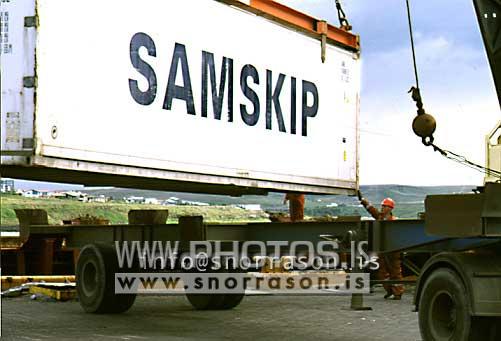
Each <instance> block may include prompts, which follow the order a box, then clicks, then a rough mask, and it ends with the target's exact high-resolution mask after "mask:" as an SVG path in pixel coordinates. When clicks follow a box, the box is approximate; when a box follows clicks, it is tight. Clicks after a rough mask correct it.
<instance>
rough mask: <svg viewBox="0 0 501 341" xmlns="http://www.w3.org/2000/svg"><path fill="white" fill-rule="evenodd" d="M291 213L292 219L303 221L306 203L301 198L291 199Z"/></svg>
mask: <svg viewBox="0 0 501 341" xmlns="http://www.w3.org/2000/svg"><path fill="white" fill-rule="evenodd" d="M289 214H290V216H291V221H293V222H294V221H301V220H303V219H304V203H303V202H301V201H299V200H293V199H292V200H290V202H289Z"/></svg>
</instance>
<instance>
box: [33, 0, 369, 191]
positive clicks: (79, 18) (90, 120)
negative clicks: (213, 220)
mask: <svg viewBox="0 0 501 341" xmlns="http://www.w3.org/2000/svg"><path fill="white" fill-rule="evenodd" d="M38 5H39V8H38V13H39V17H40V19H39V20H40V25H39V37H38V38H39V40H38V48H37V65H38V66H37V74H38V89H37V121H36V132H37V138H38V147H39V148H38V153H39V155H41V156H46V157H56V158H64V159H74V160H83V161H92V162H100V163H107V164H120V165H125V166H127V165H129V166H139V167H148V168H153V169H163V170H174V171H180V172H190V173H198V174H209V175H216V176H218V175H219V176H227V177H235V178H246V179H256V180H267V181H274V182H278V183H279V182H283V179H285V178H289V179H290V178H294V179H296V180H295V181H298V183H300V184H301V183H303V184H315V183H319V184H320V183H321V184H322V186H327V187H329V186H330V187H341V188H350V189H353V188H355V186H356V180H357V99H358V95H359V88H360V83H359V78H360V60H359V59H358V57H357V56H356V55H355V54H353V53H351V52H347V51H344V50H342V49H340V48H338V47H335V46H330V45H328V46H327V53H326V61H325V63H322V62H321V58H320V56H321V46H320V42H319V41H318V40H315V39H313V38H310V37H307V36H305V35H303V34H301V33H298V32H295V31H292V30H290V29H288V28H286V27H283V26H280V25H278V24H276V23H274V22H272V21H269V20H267V19H264V18H262V17H258V16H255V15H254V14H251V13H247V12H245V11H242V10H239V9H236V8H233V7H231V6H228V5H225V4H222V3H219V2H216V1H203V2H202V1H194V0H190V1H189V0H186V1H175V2H174V1H158V0H145V1H143V2H141V6H137V2H135V1H134V2H133V1H130V0H126V1H106V2H102V1H96V0H89V1H88V2H86V4H85V6H82V7H79V11H78V15H74V4H72V3H71V2H67V1H52V0H39V1H38ZM96 8H99V10H96ZM297 179H299V180H297ZM326 184H327V185H326ZM340 184H343V185H341V186H340Z"/></svg>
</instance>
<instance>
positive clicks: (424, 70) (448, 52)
mask: <svg viewBox="0 0 501 341" xmlns="http://www.w3.org/2000/svg"><path fill="white" fill-rule="evenodd" d="M281 2H282V3H284V4H286V5H288V6H290V7H293V8H295V9H298V10H300V11H302V12H305V13H308V14H310V15H313V16H314V17H317V18H321V19H325V20H327V21H328V22H330V23H332V24H335V25H336V26H337V25H338V19H337V12H336V8H335V4H334V0H308V1H299V0H281ZM342 4H343V7H344V11H345V13H346V15H347V18H348V20H349V22H350V24H351V25H352V26H353V32H354V33H357V34H359V35H360V38H361V45H362V92H361V112H360V121H361V126H360V128H361V154H360V182H361V184H385V183H386V184H395V183H397V184H404V185H462V184H473V185H481V184H482V183H483V175H482V174H481V173H479V172H477V171H474V170H471V169H470V168H467V167H465V166H461V165H459V164H457V163H455V162H452V161H450V160H447V159H445V158H444V157H442V156H440V155H439V154H438V153H436V152H433V150H432V149H431V148H430V147H428V148H425V147H424V146H423V145H422V144H421V143H420V139H419V138H418V137H417V136H415V135H414V133H413V132H412V129H411V123H412V120H413V118H414V116H415V115H416V110H415V105H414V102H412V100H411V99H410V96H409V95H408V94H407V91H408V90H409V88H410V87H411V86H412V85H413V84H414V83H415V81H414V71H413V69H412V56H411V49H410V42H409V32H408V24H407V12H406V5H405V0H378V1H369V0H344V1H342ZM411 12H412V20H413V28H414V40H415V43H416V55H417V63H418V71H419V82H420V88H421V94H422V96H423V101H424V104H425V109H426V110H427V112H428V113H430V114H432V115H434V116H435V118H436V120H437V130H436V133H435V134H434V135H435V143H436V144H437V145H438V146H441V147H442V148H444V149H448V150H451V151H453V152H456V153H458V154H461V155H464V156H466V157H467V158H468V159H469V160H471V161H473V162H476V163H480V164H482V165H484V163H485V135H486V134H487V133H488V132H489V131H491V130H492V129H493V128H494V125H495V123H496V122H497V121H499V120H501V114H500V110H499V102H498V99H497V96H496V93H495V88H494V82H493V80H492V76H491V73H490V69H489V65H488V61H487V57H486V54H485V51H484V47H483V42H482V38H481V35H480V31H479V28H478V24H477V21H476V20H477V19H476V16H475V12H474V9H473V5H472V1H471V0H436V1H412V2H411Z"/></svg>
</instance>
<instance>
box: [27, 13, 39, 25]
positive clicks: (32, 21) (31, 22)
mask: <svg viewBox="0 0 501 341" xmlns="http://www.w3.org/2000/svg"><path fill="white" fill-rule="evenodd" d="M24 27H37V17H36V15H34V16H31V17H24Z"/></svg>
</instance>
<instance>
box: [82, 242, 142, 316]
mask: <svg viewBox="0 0 501 341" xmlns="http://www.w3.org/2000/svg"><path fill="white" fill-rule="evenodd" d="M116 272H119V267H118V261H117V257H116V253H115V249H114V248H113V246H112V245H107V244H101V243H96V244H89V245H86V246H84V248H83V249H82V250H81V252H80V256H79V258H78V262H77V269H76V282H77V293H78V297H79V301H80V305H81V306H82V308H83V309H84V311H85V312H87V313H97V314H118V313H123V312H125V311H127V310H128V309H129V308H130V307H132V305H133V304H134V301H135V299H136V295H135V294H115V273H116Z"/></svg>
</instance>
